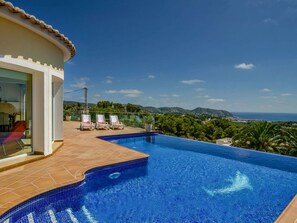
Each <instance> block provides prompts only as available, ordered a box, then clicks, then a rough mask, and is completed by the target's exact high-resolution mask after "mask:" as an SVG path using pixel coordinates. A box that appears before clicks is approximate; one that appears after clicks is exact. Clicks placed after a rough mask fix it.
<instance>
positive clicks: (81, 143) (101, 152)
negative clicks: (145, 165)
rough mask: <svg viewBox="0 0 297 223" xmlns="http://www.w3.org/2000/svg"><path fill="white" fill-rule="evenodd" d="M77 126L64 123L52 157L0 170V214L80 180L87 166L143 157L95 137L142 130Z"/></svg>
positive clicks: (88, 167)
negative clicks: (61, 143) (59, 140)
mask: <svg viewBox="0 0 297 223" xmlns="http://www.w3.org/2000/svg"><path fill="white" fill-rule="evenodd" d="M78 127H79V122H64V145H63V146H62V147H61V148H60V149H58V151H57V152H56V153H54V154H53V155H52V156H50V157H47V158H44V159H41V160H39V161H35V162H32V163H28V164H25V165H22V166H19V167H15V168H13V169H10V170H6V171H2V172H0V215H1V214H3V213H4V212H5V211H7V210H8V209H10V208H11V207H13V206H15V205H17V204H19V203H21V202H22V201H24V200H27V199H28V198H30V197H32V196H35V195H38V194H40V193H43V192H45V191H48V190H51V189H54V188H57V187H61V186H64V185H68V184H71V183H74V182H78V181H81V180H82V179H83V178H84V172H86V171H87V170H88V169H91V168H94V167H99V166H105V165H110V164H115V163H121V162H125V161H129V160H134V159H141V158H146V157H147V155H146V154H144V153H140V152H137V151H134V150H130V149H127V148H124V147H121V146H119V145H116V144H112V143H110V142H106V141H104V140H100V139H98V138H96V136H99V135H101V136H102V135H114V134H127V133H137V132H143V130H142V129H135V128H125V129H124V130H94V131H87V130H85V131H80V130H79V128H78Z"/></svg>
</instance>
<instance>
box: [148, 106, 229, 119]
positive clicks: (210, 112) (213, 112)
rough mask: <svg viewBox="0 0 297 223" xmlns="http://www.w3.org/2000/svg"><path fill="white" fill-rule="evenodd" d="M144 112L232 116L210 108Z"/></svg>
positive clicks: (177, 108) (169, 108)
mask: <svg viewBox="0 0 297 223" xmlns="http://www.w3.org/2000/svg"><path fill="white" fill-rule="evenodd" d="M143 109H144V110H146V111H148V112H151V113H170V114H192V115H203V114H205V115H212V116H218V117H232V116H233V114H232V113H231V112H228V111H225V110H217V109H210V108H200V107H198V108H195V109H193V110H188V109H184V108H180V107H160V108H156V107H152V106H149V107H143Z"/></svg>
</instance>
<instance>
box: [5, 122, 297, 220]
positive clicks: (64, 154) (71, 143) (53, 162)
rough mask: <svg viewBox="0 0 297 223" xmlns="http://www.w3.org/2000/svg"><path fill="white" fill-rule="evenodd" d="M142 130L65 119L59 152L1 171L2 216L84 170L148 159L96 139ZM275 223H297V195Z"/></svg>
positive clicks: (79, 177)
mask: <svg viewBox="0 0 297 223" xmlns="http://www.w3.org/2000/svg"><path fill="white" fill-rule="evenodd" d="M139 132H143V129H135V128H125V129H124V130H100V131H96V130H95V131H80V130H79V123H78V122H64V145H63V146H62V147H61V148H60V149H58V151H57V152H56V153H54V154H53V155H52V156H49V157H47V158H44V159H41V160H38V161H35V162H32V163H28V164H25V165H22V166H19V167H15V168H12V169H10V170H6V171H2V172H0V215H1V214H3V213H4V212H6V211H7V210H9V209H10V208H12V207H13V206H15V205H17V204H19V203H21V202H23V201H25V200H27V199H29V198H31V197H33V196H36V195H38V194H40V193H43V192H46V191H49V190H52V189H55V188H58V187H61V186H65V185H68V184H72V183H75V182H79V181H81V180H83V179H84V173H85V172H86V171H87V170H89V169H92V168H94V167H100V166H106V165H111V164H115V163H121V162H126V161H130V160H135V159H142V158H147V157H148V155H147V154H144V153H140V152H137V151H134V150H131V149H127V148H124V147H122V146H119V145H116V144H112V143H110V142H106V141H104V140H100V139H98V138H96V137H97V136H103V135H114V134H128V133H139ZM38 159H40V156H38ZM276 222H278V223H281V222H285V223H297V195H296V196H295V198H294V199H293V200H292V201H291V202H290V204H289V205H288V206H287V208H286V209H285V210H284V211H283V213H282V214H281V215H280V216H279V218H278V219H277V220H276Z"/></svg>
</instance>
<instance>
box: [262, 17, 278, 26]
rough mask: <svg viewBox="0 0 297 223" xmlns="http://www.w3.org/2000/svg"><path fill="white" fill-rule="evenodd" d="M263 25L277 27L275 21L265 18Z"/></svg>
mask: <svg viewBox="0 0 297 223" xmlns="http://www.w3.org/2000/svg"><path fill="white" fill-rule="evenodd" d="M263 23H265V24H271V25H277V21H276V20H275V19H271V18H267V19H264V20H263Z"/></svg>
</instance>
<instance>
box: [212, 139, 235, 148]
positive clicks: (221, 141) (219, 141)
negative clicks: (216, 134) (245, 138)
mask: <svg viewBox="0 0 297 223" xmlns="http://www.w3.org/2000/svg"><path fill="white" fill-rule="evenodd" d="M232 143H233V140H232V139H231V138H223V139H217V140H216V144H219V145H224V146H231V145H232Z"/></svg>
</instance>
